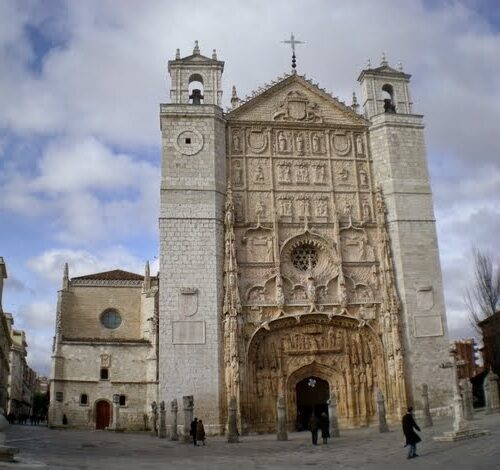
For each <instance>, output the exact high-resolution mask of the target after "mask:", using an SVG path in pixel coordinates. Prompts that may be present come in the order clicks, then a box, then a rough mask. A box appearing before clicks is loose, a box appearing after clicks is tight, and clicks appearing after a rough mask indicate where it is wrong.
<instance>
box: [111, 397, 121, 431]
mask: <svg viewBox="0 0 500 470" xmlns="http://www.w3.org/2000/svg"><path fill="white" fill-rule="evenodd" d="M113 398H114V397H113ZM111 429H112V430H113V431H117V430H118V429H120V403H118V402H114V401H113V419H112V421H111Z"/></svg>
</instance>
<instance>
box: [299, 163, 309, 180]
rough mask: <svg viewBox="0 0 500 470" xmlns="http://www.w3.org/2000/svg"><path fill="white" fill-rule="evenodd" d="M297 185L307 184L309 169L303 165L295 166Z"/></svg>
mask: <svg viewBox="0 0 500 470" xmlns="http://www.w3.org/2000/svg"><path fill="white" fill-rule="evenodd" d="M297 183H299V184H300V183H302V184H308V183H309V168H308V167H307V165H306V164H304V163H299V164H298V165H297Z"/></svg>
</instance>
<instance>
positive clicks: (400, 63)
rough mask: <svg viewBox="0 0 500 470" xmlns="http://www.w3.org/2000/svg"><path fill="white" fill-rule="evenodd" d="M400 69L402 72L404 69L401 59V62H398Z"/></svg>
mask: <svg viewBox="0 0 500 470" xmlns="http://www.w3.org/2000/svg"><path fill="white" fill-rule="evenodd" d="M398 70H399V71H400V72H402V71H403V62H401V61H399V62H398Z"/></svg>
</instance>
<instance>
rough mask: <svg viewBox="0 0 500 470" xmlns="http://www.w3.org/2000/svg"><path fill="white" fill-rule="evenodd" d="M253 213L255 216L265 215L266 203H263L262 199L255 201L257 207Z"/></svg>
mask: <svg viewBox="0 0 500 470" xmlns="http://www.w3.org/2000/svg"><path fill="white" fill-rule="evenodd" d="M255 214H256V215H257V218H261V217H265V215H266V205H265V204H264V202H263V201H259V202H258V203H257V207H256V209H255Z"/></svg>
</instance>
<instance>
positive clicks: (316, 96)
mask: <svg viewBox="0 0 500 470" xmlns="http://www.w3.org/2000/svg"><path fill="white" fill-rule="evenodd" d="M168 69H169V73H170V76H171V89H170V103H168V104H161V105H160V127H161V134H162V162H161V188H160V195H161V203H160V217H159V235H160V240H159V242H160V272H159V274H158V277H157V278H153V277H151V276H149V272H147V273H146V276H138V275H132V274H131V273H126V274H123V272H122V271H120V273H122V274H120V275H118V276H116V275H115V277H120V276H121V277H125V278H126V279H116V280H115V279H113V280H111V279H110V278H109V276H110V275H109V274H107V273H100V274H97V275H90V276H84V277H81V278H73V279H71V280H69V278H68V276H67V274H66V275H65V280H64V282H63V289H62V290H61V292H60V294H59V306H58V317H57V318H58V320H57V328H56V339H55V345H54V355H53V375H52V381H51V397H52V398H51V399H52V405H51V413H52V419H53V420H54V422H60V420H61V419H62V418H61V417H62V414H64V413H66V414H67V417H68V419H69V420H71V421H73V423H78V424H81V425H87V426H90V427H92V426H97V421H96V420H97V415H98V413H97V402H99V401H107V402H108V403H109V408H110V416H111V418H109V419H110V423H112V421H113V416H114V413H115V411H116V410H117V411H118V412H119V413H120V423H121V425H122V426H124V427H127V428H130V429H137V428H140V427H141V425H142V424H143V422H142V421H141V420H143V418H144V415H147V414H148V413H150V411H151V404H152V403H153V401H155V402H157V403H158V402H162V401H163V402H165V403H166V404H167V407H168V406H169V404H170V402H171V401H172V400H174V399H177V401H178V402H179V403H183V401H182V398H183V397H186V396H192V397H193V399H194V406H195V415H196V416H198V417H201V418H202V419H203V422H204V423H205V428H206V430H207V431H208V432H209V433H222V432H224V431H225V429H226V424H227V419H228V416H227V415H228V403H229V400H230V399H232V398H234V399H235V400H236V404H237V415H238V428H239V429H240V430H241V432H242V433H247V432H266V431H275V429H276V403H277V400H278V399H279V398H280V399H283V400H284V402H285V405H286V414H287V419H288V423H289V427H290V429H295V428H299V429H300V428H303V427H304V426H305V424H306V423H307V420H308V418H309V416H310V414H311V413H312V412H315V413H319V412H321V411H324V410H325V411H326V410H327V401H328V399H329V398H331V395H332V394H333V393H334V394H335V397H336V400H337V403H338V416H339V425H340V426H341V427H356V426H366V425H370V424H373V423H375V422H376V419H377V418H376V416H377V415H376V395H377V393H378V391H380V392H382V394H383V395H384V397H385V405H386V409H387V413H388V419H389V421H394V420H397V419H399V418H400V416H401V412H402V409H403V408H405V407H406V406H407V405H409V404H412V405H413V406H415V407H416V408H417V409H418V408H419V407H421V403H420V396H421V390H422V386H423V385H424V384H427V385H428V387H429V398H430V404H431V408H433V409H434V411H435V412H438V411H441V410H445V409H446V407H447V405H448V403H449V400H450V390H451V373H450V371H449V370H445V369H441V368H440V367H439V364H440V363H442V362H444V361H445V360H446V359H447V358H448V347H449V345H448V338H447V330H446V316H445V308H444V299H443V288H442V280H441V269H440V264H439V254H438V246H437V238H436V229H435V220H434V212H433V205H432V193H431V188H430V184H429V176H428V171H427V161H426V154H425V145H424V133H423V129H424V124H423V118H422V116H421V115H418V114H414V112H413V109H412V100H411V96H410V75H408V74H406V73H404V72H403V71H401V70H396V69H394V68H392V67H390V66H389V64H388V63H387V62H386V61H385V59H384V60H383V62H382V64H381V65H380V67H377V68H368V69H365V70H363V71H362V72H361V74H360V76H359V78H358V81H359V82H360V84H361V88H362V92H363V101H362V105H363V113H362V114H361V113H360V112H359V106H358V105H357V103H356V100H354V102H353V104H352V105H351V106H346V105H345V104H344V103H342V102H340V101H339V100H338V99H336V98H334V97H332V96H331V95H329V94H328V93H326V92H325V91H324V90H322V89H320V88H319V87H318V86H317V85H316V84H313V83H312V82H311V81H310V80H307V79H305V77H303V76H300V75H298V74H296V73H292V74H289V75H285V76H284V77H281V78H279V79H278V80H277V81H275V82H273V83H272V84H271V85H269V86H266V87H265V88H264V89H260V90H259V92H258V93H255V94H254V95H253V96H252V97H251V98H249V99H248V100H246V101H243V100H240V99H239V98H238V96H237V93H236V90H235V89H234V88H233V96H232V98H231V104H232V109H231V110H229V111H227V112H224V111H223V109H222V73H223V69H224V62H222V61H219V60H218V58H217V55H216V53H215V51H214V52H213V54H212V56H211V57H206V56H203V55H202V54H201V53H200V50H199V47H198V45H196V46H195V49H194V50H193V54H192V55H189V56H187V57H184V58H181V56H180V54H179V52H177V55H176V58H175V59H174V60H171V61H169V64H168ZM130 276H132V277H130ZM134 276H137V278H136V277H134ZM132 278H133V279H132ZM125 281H127V282H125ZM130 282H132V283H133V285H131V284H130ZM118 294H119V295H118ZM107 309H113V310H116V311H118V312H119V313H120V314H121V316H122V319H123V325H126V324H127V325H130V328H131V329H127V328H128V326H127V328H123V330H122V331H120V329H119V328H118V329H116V331H115V330H109V329H107V328H105V327H103V325H102V315H103V314H104V313H105V312H106V311H107ZM100 315H101V317H100ZM88 322H91V324H92V325H93V326H92V328H91V330H92V331H90V330H89V329H88V326H87V325H88ZM92 322H93V323H92ZM99 322H101V324H99ZM131 325H133V326H131ZM84 331H85V332H86V333H85V335H83V333H82V332H84ZM82 335H83V337H82ZM83 358H85V359H83ZM103 358H104V359H103ZM108 358H109V361H111V362H110V363H111V364H112V365H111V370H110V374H113V375H114V371H113V368H114V367H115V364H116V368H117V371H116V374H117V376H119V379H117V381H116V383H115V382H114V380H115V379H114V377H113V378H110V380H109V381H108V382H107V383H103V382H102V380H100V379H99V377H98V374H99V370H100V368H102V364H103V362H102V361H106V360H108ZM89 364H91V367H89ZM110 377H111V376H110ZM82 384H83V385H82ZM82 387H83V388H82ZM84 388H85V390H88V392H84V391H83V389H84ZM58 392H59V394H58ZM82 393H87V394H88V400H89V406H88V407H87V408H85V409H82V406H81V403H79V399H81V394H82ZM124 394H128V396H129V397H130V402H129V405H128V409H122V408H121V407H120V406H118V405H116V406H112V397H113V396H115V398H116V396H121V395H124ZM57 397H59V399H60V401H58V398H57ZM132 397H133V399H132ZM180 411H181V410H180ZM68 413H70V414H69V415H68ZM70 416H71V417H70ZM124 416H127V420H128V421H127V420H125V419H124V420H122V419H121V418H122V417H124ZM180 419H181V418H180ZM144 424H145V425H147V422H146V421H144ZM179 424H180V423H179ZM111 426H112V424H111Z"/></svg>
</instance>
